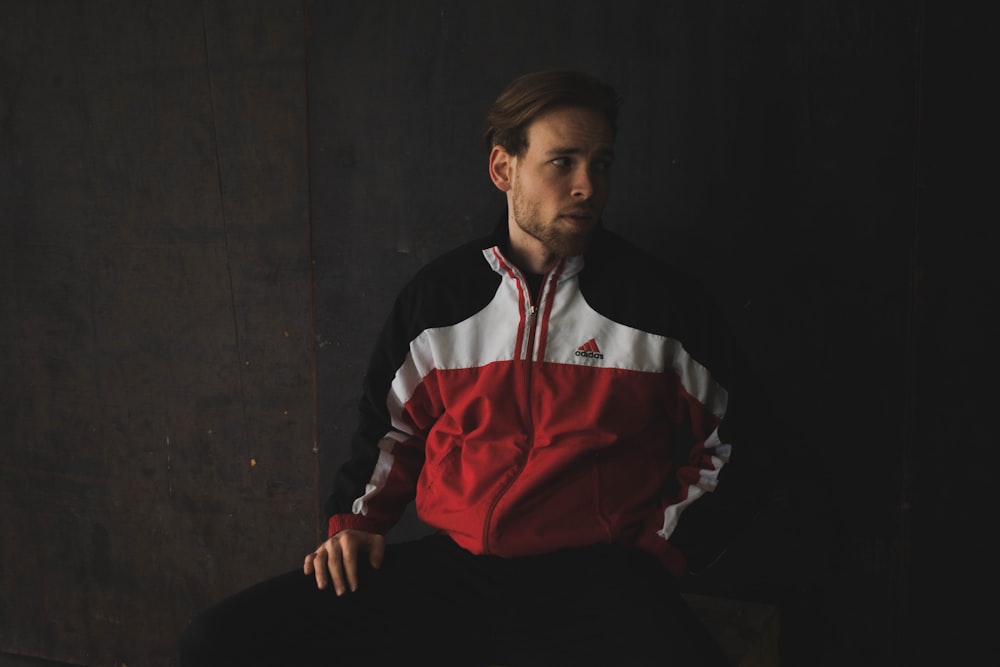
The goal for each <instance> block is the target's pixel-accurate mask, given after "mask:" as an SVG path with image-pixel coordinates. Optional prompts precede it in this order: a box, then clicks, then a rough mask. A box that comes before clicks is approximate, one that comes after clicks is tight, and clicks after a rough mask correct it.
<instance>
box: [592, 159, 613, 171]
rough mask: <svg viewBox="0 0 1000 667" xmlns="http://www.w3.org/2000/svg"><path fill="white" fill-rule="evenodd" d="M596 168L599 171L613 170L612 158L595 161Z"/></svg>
mask: <svg viewBox="0 0 1000 667" xmlns="http://www.w3.org/2000/svg"><path fill="white" fill-rule="evenodd" d="M594 169H595V170H597V171H599V172H606V171H611V160H598V161H597V162H595V163H594Z"/></svg>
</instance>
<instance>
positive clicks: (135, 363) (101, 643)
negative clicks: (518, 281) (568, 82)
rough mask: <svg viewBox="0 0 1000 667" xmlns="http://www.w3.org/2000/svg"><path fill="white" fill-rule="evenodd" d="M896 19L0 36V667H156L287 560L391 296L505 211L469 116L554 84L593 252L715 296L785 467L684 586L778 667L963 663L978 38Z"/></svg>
mask: <svg viewBox="0 0 1000 667" xmlns="http://www.w3.org/2000/svg"><path fill="white" fill-rule="evenodd" d="M924 4H925V3H922V2H920V1H919V0H917V1H912V2H902V1H896V0H878V1H877V2H864V1H862V0H818V1H816V2H794V1H793V0H748V1H746V2H734V1H728V0H727V1H724V0H666V1H662V0H661V1H651V2H638V1H635V0H621V1H617V2H598V1H596V0H590V1H581V2H573V3H555V2H551V3H537V2H528V1H526V0H515V1H513V2H508V3H505V4H503V5H495V6H494V5H491V4H489V3H468V2H458V1H454V0H453V1H450V2H441V1H439V2H429V1H427V2H425V1H411V2H388V1H383V2H366V3H360V2H336V1H326V2H310V1H308V0H306V1H305V2H303V1H302V0H282V1H280V2H236V1H235V0H230V1H228V2H227V1H225V0H218V1H214V0H205V1H204V2H199V1H195V0H183V1H181V2H177V1H176V0H174V1H171V2H165V1H164V2H159V1H157V2H145V3H135V2H124V1H115V0H111V1H108V2H104V3H91V2H83V1H72V0H67V1H65V2H60V3H27V2H24V3H15V2H2V3H0V278H2V283H0V285H2V287H0V290H2V291H0V299H2V304H3V305H2V308H0V379H2V380H3V382H2V383H0V503H2V505H0V507H2V513H0V590H2V593H3V594H2V596H0V653H3V652H10V653H20V654H28V655H36V656H43V657H46V658H50V659H58V660H65V661H67V662H72V663H77V664H87V665H101V666H104V665H116V666H117V665H122V664H133V665H138V664H141V665H154V666H155V665H171V664H173V655H172V651H173V645H174V641H175V639H176V636H177V633H179V631H180V629H181V628H182V627H183V625H184V624H185V623H186V622H187V620H188V618H189V617H190V615H191V614H192V613H193V612H194V611H195V610H197V609H198V608H200V607H202V606H204V605H205V604H208V603H209V602H211V601H213V600H215V599H217V598H218V597H220V596H221V595H224V594H226V593H228V592H231V591H233V590H235V589H238V588H241V587H243V586H246V585H248V584H250V583H252V582H254V581H257V580H258V579H260V578H262V577H264V576H267V575H269V574H272V573H275V572H278V571H282V570H285V569H289V568H293V567H295V566H296V565H297V564H298V563H300V562H301V557H302V555H303V553H304V552H305V550H306V549H308V548H311V547H312V546H313V544H314V540H316V539H318V538H320V537H321V536H322V534H323V530H324V529H323V525H322V524H323V521H322V517H320V516H319V515H318V505H319V503H320V502H321V501H322V499H323V497H324V496H325V494H326V492H327V491H328V488H329V482H330V479H331V477H332V474H333V472H334V470H335V468H336V466H337V465H339V463H340V462H342V461H343V459H344V456H345V455H346V451H347V447H346V442H347V439H348V437H349V435H350V433H351V430H352V429H353V427H354V423H355V405H356V402H357V394H358V389H359V387H360V381H361V376H362V374H363V372H364V367H365V363H366V359H367V356H368V354H369V352H370V349H371V344H372V341H373V339H374V337H375V335H376V332H377V331H378V328H379V326H380V325H381V321H382V318H383V317H384V316H385V313H386V311H387V309H388V307H389V304H390V302H391V300H392V298H393V296H394V295H395V292H396V290H397V289H398V288H399V287H400V286H401V285H402V284H403V283H404V281H405V280H406V279H407V278H408V277H409V276H410V275H412V274H413V272H414V271H416V270H417V268H418V267H419V266H420V265H422V264H423V263H424V262H425V261H427V260H429V259H430V258H431V257H433V256H435V255H436V254H438V253H439V252H441V251H443V250H445V249H447V248H449V247H451V246H452V245H454V244H456V243H457V242H459V241H462V240H464V239H466V238H468V237H470V236H472V235H477V234H480V233H482V232H483V231H485V230H486V229H488V228H489V227H490V226H491V225H492V224H493V223H494V221H495V219H496V216H498V215H499V214H500V213H501V212H502V206H503V199H502V198H501V196H500V195H499V193H497V192H496V191H495V190H494V189H493V188H492V185H490V183H489V181H488V179H487V175H486V169H485V167H486V156H485V152H484V149H482V148H481V146H480V144H479V137H480V131H481V118H482V115H483V112H484V110H485V108H486V106H487V105H488V104H489V102H490V101H491V100H492V98H493V97H494V96H495V95H496V93H497V92H498V91H499V89H500V88H501V87H502V86H503V85H504V84H505V83H506V82H507V81H508V80H509V79H510V78H511V77H513V76H515V75H516V74H519V73H521V72H523V71H525V70H528V69H534V68H538V67H548V66H573V67H579V68H583V69H587V70H590V71H592V72H594V73H596V74H598V75H600V76H602V77H604V78H606V79H608V80H610V81H611V82H613V83H614V84H615V85H616V86H617V87H618V89H619V91H620V92H621V93H622V95H623V97H624V99H625V107H624V110H623V117H622V129H621V134H620V137H619V143H618V154H619V158H618V161H617V164H616V167H615V169H616V173H615V184H614V189H613V194H612V200H611V203H610V205H609V208H608V211H607V216H606V217H607V222H608V225H609V226H611V227H612V228H614V229H616V230H618V231H621V232H622V233H623V234H625V235H626V236H629V237H630V238H633V239H635V240H637V241H639V242H641V243H643V244H644V245H646V246H648V247H649V248H651V249H652V250H653V251H654V252H656V253H657V254H660V255H661V256H662V257H664V258H665V259H668V260H669V261H671V262H673V263H675V264H677V265H678V266H679V267H681V268H682V269H684V270H686V271H688V272H690V273H693V274H694V275H696V276H698V277H699V278H701V279H702V280H703V281H704V282H705V283H706V285H707V286H708V287H709V289H710V290H711V292H712V293H713V294H714V295H715V296H716V298H717V299H718V301H719V303H720V305H721V306H722V308H723V311H724V313H725V314H726V315H727V317H728V319H729V320H730V322H731V323H732V325H733V327H734V329H735V330H736V332H737V333H738V335H739V336H740V337H741V339H742V340H743V342H744V343H745V345H746V347H747V350H748V351H749V353H750V355H751V360H752V362H753V363H754V365H755V367H756V369H757V370H758V372H759V373H760V375H761V377H762V378H763V381H764V387H765V389H766V393H767V395H768V397H770V399H771V400H772V403H773V405H775V406H776V408H777V412H778V415H779V417H780V421H779V424H778V426H777V427H776V429H775V437H776V439H778V440H780V441H782V442H784V443H786V444H787V445H788V446H789V454H788V460H789V462H790V464H791V466H790V472H789V473H788V474H787V475H786V477H785V483H784V484H783V485H782V492H781V494H779V495H778V497H776V498H775V502H774V503H773V506H772V507H771V508H770V510H769V511H768V512H767V513H766V514H765V515H764V516H763V517H761V519H760V520H759V521H758V522H757V524H756V525H754V526H753V527H752V530H751V532H750V534H749V535H748V536H747V537H746V538H745V539H744V540H743V541H742V542H741V543H740V544H739V545H737V547H736V548H735V549H734V550H733V551H732V552H731V554H730V555H729V556H728V557H727V558H726V559H725V560H723V561H722V562H721V563H719V565H718V566H717V567H716V568H715V570H713V571H712V572H711V573H709V574H708V575H706V576H704V577H703V578H701V579H700V580H698V581H694V582H687V585H688V586H690V587H693V588H697V589H700V590H706V591H710V592H713V591H714V592H718V593H720V594H725V595H738V596H746V597H754V598H760V599H768V600H772V601H774V602H776V603H777V604H779V606H780V607H781V611H782V626H783V649H782V650H783V657H784V658H785V664H787V665H792V666H795V665H844V664H851V665H889V664H920V662H921V661H922V660H924V659H930V660H931V661H934V660H936V661H937V662H939V663H941V664H948V663H949V662H951V661H955V662H957V661H960V660H961V658H962V657H963V655H972V652H971V651H972V649H971V646H972V645H973V644H974V642H970V641H969V633H967V632H965V630H966V629H967V627H966V626H967V625H971V627H972V629H973V630H976V631H980V632H985V631H986V628H984V627H982V626H983V625H984V624H985V622H982V623H980V624H979V625H977V624H976V623H975V619H974V617H972V618H970V616H971V615H969V614H965V613H963V612H965V610H966V608H967V605H968V603H969V601H968V599H967V592H975V591H978V590H979V589H981V588H982V585H983V582H984V581H986V580H987V578H986V577H985V575H984V574H983V573H985V572H987V571H988V569H989V568H988V567H987V566H988V565H989V564H990V562H989V559H988V558H987V556H985V555H982V554H984V552H983V551H982V550H981V549H979V548H977V545H975V543H974V541H975V539H978V536H979V535H980V534H983V533H984V532H985V531H984V529H983V526H984V525H988V524H986V523H985V510H984V509H983V508H986V507H989V506H990V503H989V498H988V497H987V493H988V489H989V481H988V479H987V473H986V471H987V470H988V469H989V468H988V467H987V466H986V465H984V463H983V461H984V460H985V458H986V454H987V452H988V450H990V449H991V448H992V433H991V431H990V429H989V420H988V419H987V418H986V417H985V416H984V415H988V414H989V413H990V409H991V407H992V402H993V401H992V398H991V392H990V390H989V387H990V378H991V377H992V373H993V372H995V370H996V369H995V361H996V353H995V352H993V351H992V349H993V345H992V342H993V341H994V340H995V339H996V338H997V336H996V334H997V329H996V324H995V323H993V318H991V317H990V316H991V315H992V312H993V311H994V308H995V306H994V304H995V303H996V302H997V296H998V294H997V293H998V290H997V278H996V277H995V272H994V271H992V269H991V262H990V256H991V251H992V249H993V248H994V247H995V244H994V243H991V241H992V240H993V239H994V238H995V236H996V234H995V232H992V226H993V225H994V224H995V223H991V221H992V218H991V215H992V217H993V218H995V217H996V216H995V213H992V211H993V209H994V208H995V207H993V206H985V207H984V206H983V205H984V203H985V195H984V194H983V193H988V192H989V191H990V190H991V188H992V185H991V184H990V183H989V181H988V180H987V179H986V178H985V177H984V174H985V171H979V170H978V165H977V164H976V163H974V162H973V160H972V158H971V157H970V156H971V155H975V154H979V153H986V154H988V151H987V149H986V146H985V142H984V137H983V135H982V134H981V132H980V127H983V126H985V123H984V122H983V121H985V120H986V119H987V115H986V113H985V112H984V111H982V109H983V108H984V105H983V103H984V100H985V94H984V92H983V90H984V88H985V87H986V86H984V83H983V82H984V81H986V80H987V79H986V78H985V77H984V76H983V74H982V69H983V67H982V65H983V63H984V62H985V61H984V59H983V57H982V54H981V53H979V50H978V49H977V48H976V45H977V44H984V43H986V41H985V39H982V38H981V37H980V34H981V32H982V29H981V28H980V26H983V25H986V23H985V22H984V21H982V20H980V17H976V16H971V15H969V14H968V13H967V12H966V10H960V9H956V8H951V9H944V8H943V7H942V6H940V3H936V4H935V6H934V7H929V8H925V6H924ZM303 28H306V30H305V31H304V30H303ZM306 36H308V37H307V38H306ZM311 260H314V261H315V288H316V290H315V294H316V301H315V304H313V302H312V294H313V283H312V281H313V275H312V273H311ZM313 308H315V312H314V313H313ZM314 315H315V317H314ZM314 328H315V330H314ZM314 342H315V346H316V356H315V358H314V356H313V345H314ZM314 444H315V445H317V446H318V452H319V457H318V459H317V457H316V456H315V454H314V452H313V448H314ZM317 462H318V464H319V465H318V467H317ZM317 468H318V479H317ZM422 531H423V527H422V526H420V524H419V522H417V521H416V520H415V519H414V518H413V517H410V518H408V520H407V521H405V522H404V523H403V524H402V525H401V526H400V527H399V528H398V529H397V530H395V531H394V532H393V533H392V534H391V536H390V537H391V538H392V539H403V538H405V537H407V536H411V535H415V534H419V533H420V532H422ZM983 618H987V616H984V617H983Z"/></svg>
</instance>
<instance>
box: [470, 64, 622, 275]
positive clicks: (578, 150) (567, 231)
mask: <svg viewBox="0 0 1000 667" xmlns="http://www.w3.org/2000/svg"><path fill="white" fill-rule="evenodd" d="M617 109H618V96H617V95H616V94H615V92H614V90H613V89H612V88H611V87H610V86H607V85H605V84H602V83H600V82H599V81H597V80H596V79H594V78H592V77H590V76H587V75H585V74H580V73H577V72H567V71H546V72H539V73H535V74H528V75H525V76H522V77H520V78H518V79H516V80H515V81H514V82H513V83H512V84H511V85H510V86H508V88H507V89H506V90H505V91H504V92H503V93H502V94H501V95H500V97H499V98H497V101H496V103H494V105H493V106H492V107H491V109H490V113H489V115H488V116H487V121H488V127H489V128H490V129H488V130H487V133H486V139H487V142H488V143H489V145H490V177H491V179H492V180H493V183H494V185H496V187H497V188H498V189H500V190H501V191H502V192H505V193H506V194H507V204H508V206H507V208H508V217H509V219H508V228H509V230H510V240H511V250H512V252H513V254H514V261H515V262H516V263H518V265H519V266H520V267H521V268H522V269H523V270H526V271H530V272H533V273H541V272H543V271H544V270H546V269H547V268H548V267H550V266H551V265H552V263H553V262H554V261H555V260H556V259H558V258H560V257H572V256H575V255H579V254H582V253H583V251H584V249H585V248H586V245H587V242H588V240H589V238H590V235H591V232H592V231H593V230H594V228H595V227H596V226H597V223H598V222H599V221H600V217H601V213H602V212H603V210H604V205H605V204H606V203H607V199H608V194H609V190H610V184H611V163H612V162H613V160H614V138H615V131H616V122H617Z"/></svg>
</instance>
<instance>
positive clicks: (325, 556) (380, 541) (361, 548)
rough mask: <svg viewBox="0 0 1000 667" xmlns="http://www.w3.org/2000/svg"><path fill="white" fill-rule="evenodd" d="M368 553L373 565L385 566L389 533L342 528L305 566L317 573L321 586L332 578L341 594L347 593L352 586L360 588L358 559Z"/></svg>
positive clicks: (306, 568) (309, 571)
mask: <svg viewBox="0 0 1000 667" xmlns="http://www.w3.org/2000/svg"><path fill="white" fill-rule="evenodd" d="M364 554H367V555H368V562H369V563H371V566H372V567H373V568H375V569H376V570H377V569H378V568H379V567H381V566H382V557H383V556H384V555H385V537H383V536H382V535H377V534H375V533H368V532H365V531H363V530H353V529H347V530H342V531H340V532H339V533H337V534H336V535H334V536H333V537H331V538H330V539H328V540H327V541H326V542H324V543H323V544H321V545H319V546H318V547H317V548H316V551H314V552H312V553H311V554H309V555H308V556H306V561H305V564H304V565H303V568H302V570H303V572H305V573H306V574H314V575H316V585H317V586H319V587H320V588H326V587H327V585H328V584H329V583H330V581H331V580H332V581H333V589H334V590H335V591H337V595H343V594H344V593H345V592H346V591H347V589H348V588H350V590H351V591H356V590H358V560H359V559H360V558H361V557H362V555H364Z"/></svg>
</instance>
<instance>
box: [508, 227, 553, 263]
mask: <svg viewBox="0 0 1000 667" xmlns="http://www.w3.org/2000/svg"><path fill="white" fill-rule="evenodd" d="M508 227H509V230H510V254H511V257H510V259H511V261H512V262H514V265H515V266H517V268H519V269H520V270H521V271H523V272H525V273H537V274H540V275H544V274H545V273H547V272H548V271H549V269H551V268H552V267H553V266H555V265H556V263H557V262H558V261H559V257H558V256H557V255H556V254H554V253H553V252H551V251H550V250H549V249H548V248H546V247H545V245H544V244H543V243H542V242H541V241H539V240H538V239H536V238H535V237H534V236H532V235H530V234H528V233H527V232H525V231H524V230H523V229H521V227H520V226H518V224H517V223H516V222H515V221H514V219H513V218H511V219H510V220H509V222H508Z"/></svg>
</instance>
